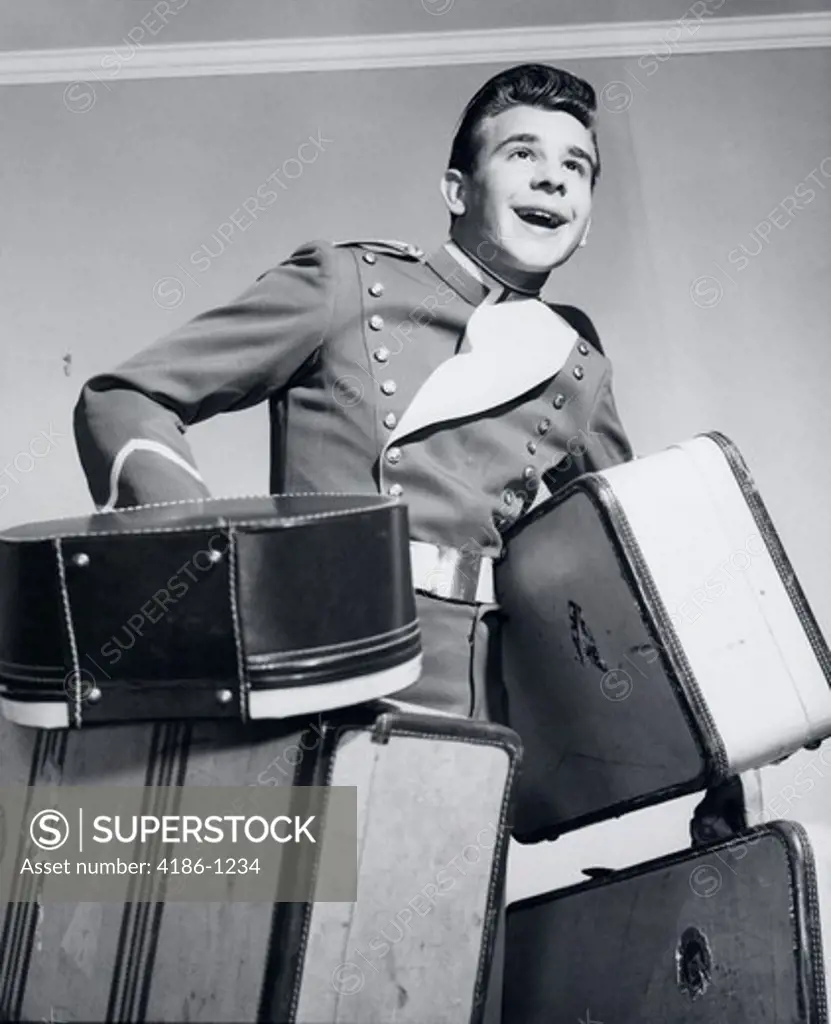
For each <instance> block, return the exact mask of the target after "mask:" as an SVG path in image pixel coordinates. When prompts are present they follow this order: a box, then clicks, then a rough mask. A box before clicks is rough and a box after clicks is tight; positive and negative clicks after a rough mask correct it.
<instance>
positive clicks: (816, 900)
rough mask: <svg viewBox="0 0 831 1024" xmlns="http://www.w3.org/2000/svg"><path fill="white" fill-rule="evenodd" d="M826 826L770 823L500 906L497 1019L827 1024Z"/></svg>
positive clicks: (551, 1023) (829, 849)
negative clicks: (501, 965)
mask: <svg viewBox="0 0 831 1024" xmlns="http://www.w3.org/2000/svg"><path fill="white" fill-rule="evenodd" d="M829 928H831V829H829V827H828V826H824V827H812V828H810V829H806V828H803V827H802V826H801V825H798V824H796V823H794V822H787V821H778V822H772V823H770V824H768V825H764V826H760V827H758V828H753V829H749V830H747V831H746V832H744V833H743V834H742V835H741V836H740V837H737V838H734V839H730V840H727V841H725V842H721V843H714V844H712V845H709V846H707V847H704V848H702V849H701V850H697V851H695V852H691V851H689V850H686V851H681V852H679V853H674V854H672V855H670V856H667V857H661V858H659V859H657V860H653V861H649V862H647V863H644V864H640V865H638V866H636V867H631V868H627V869H625V870H622V871H615V872H610V873H608V874H606V875H605V877H601V878H598V879H595V880H594V881H591V882H585V883H583V884H580V885H576V886H571V887H569V888H566V889H561V890H559V891H556V892H551V893H547V894H545V895H541V896H534V897H532V898H530V899H526V900H522V901H520V902H518V903H514V904H512V905H511V906H509V907H508V912H507V933H506V950H507V958H506V964H505V987H504V1002H503V1019H504V1020H505V1021H522V1022H523V1024H575V1022H578V1021H582V1022H584V1024H589V1022H593V1024H601V1022H605V1024H643V1022H645V1021H648V1022H652V1021H655V1022H658V1021H661V1022H670V1021H671V1022H672V1024H716V1022H718V1024H748V1022H752V1024H781V1022H784V1021H787V1022H788V1024H797V1022H799V1024H828V1021H829V1014H828V1008H827V1001H826V1000H827V995H826V993H827V985H828V980H829V973H828V972H829V969H831V933H829Z"/></svg>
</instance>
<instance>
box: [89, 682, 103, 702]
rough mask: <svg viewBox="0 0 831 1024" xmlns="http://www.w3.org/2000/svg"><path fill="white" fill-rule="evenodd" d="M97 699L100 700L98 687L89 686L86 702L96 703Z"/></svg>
mask: <svg viewBox="0 0 831 1024" xmlns="http://www.w3.org/2000/svg"><path fill="white" fill-rule="evenodd" d="M99 700H101V690H100V688H99V687H97V686H93V687H91V689H90V691H89V693H88V694H87V702H88V703H90V704H97V703H98V701H99Z"/></svg>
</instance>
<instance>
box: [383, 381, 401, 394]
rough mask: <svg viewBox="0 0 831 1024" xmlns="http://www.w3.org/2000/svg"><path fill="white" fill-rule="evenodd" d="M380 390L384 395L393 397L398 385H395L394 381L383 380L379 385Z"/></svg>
mask: <svg viewBox="0 0 831 1024" xmlns="http://www.w3.org/2000/svg"><path fill="white" fill-rule="evenodd" d="M381 390H382V391H383V392H384V394H385V395H394V394H395V392H396V391H397V390H398V385H397V384H396V383H395V381H394V380H385V381H384V382H383V384H382V385H381Z"/></svg>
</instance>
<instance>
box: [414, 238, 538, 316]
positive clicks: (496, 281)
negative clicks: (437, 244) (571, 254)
mask: <svg viewBox="0 0 831 1024" xmlns="http://www.w3.org/2000/svg"><path fill="white" fill-rule="evenodd" d="M426 262H427V265H428V266H429V267H431V268H432V270H434V271H435V273H437V274H438V275H439V277H440V278H442V280H443V281H446V282H447V284H449V285H450V286H451V287H452V288H453V289H454V290H455V291H456V292H458V294H459V295H461V296H462V298H464V299H466V300H467V301H468V302H469V303H471V305H474V306H478V305H479V303H480V302H483V301H484V300H485V299H486V298H490V301H494V299H495V298H496V297H499V298H500V299H501V298H506V297H509V296H510V297H517V298H520V297H521V298H539V293H540V289H541V288H542V286H543V285H544V284H545V281H546V279H547V277H548V275H547V274H528V275H525V276H524V278H523V279H522V280H520V281H518V280H514V281H508V280H505V279H503V278H502V277H501V276H499V275H497V274H494V273H493V271H492V269H491V268H489V267H486V266H485V265H484V264H483V263H482V262H481V261H480V260H477V259H476V258H475V257H474V256H473V255H471V254H470V253H469V252H467V251H466V250H464V249H462V248H461V246H459V245H458V244H457V243H456V242H454V241H452V240H448V241H447V242H445V244H444V245H443V246H442V247H441V248H440V249H438V250H437V251H436V252H434V253H432V254H431V255H430V256H428V257H427V261H426Z"/></svg>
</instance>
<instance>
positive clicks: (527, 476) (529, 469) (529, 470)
mask: <svg viewBox="0 0 831 1024" xmlns="http://www.w3.org/2000/svg"><path fill="white" fill-rule="evenodd" d="M522 478H523V480H536V479H537V471H536V469H534V467H533V466H526V467H525V469H523V471H522Z"/></svg>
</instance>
